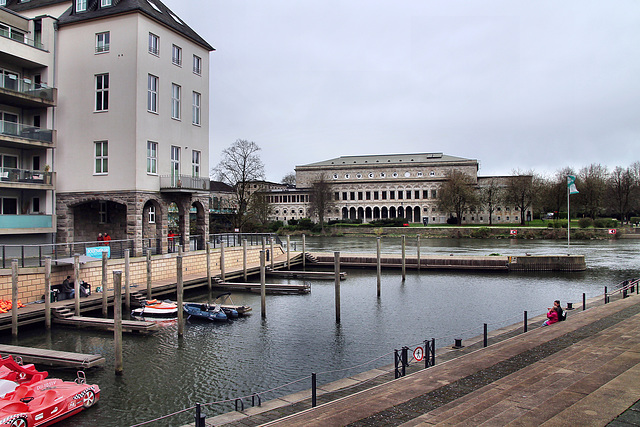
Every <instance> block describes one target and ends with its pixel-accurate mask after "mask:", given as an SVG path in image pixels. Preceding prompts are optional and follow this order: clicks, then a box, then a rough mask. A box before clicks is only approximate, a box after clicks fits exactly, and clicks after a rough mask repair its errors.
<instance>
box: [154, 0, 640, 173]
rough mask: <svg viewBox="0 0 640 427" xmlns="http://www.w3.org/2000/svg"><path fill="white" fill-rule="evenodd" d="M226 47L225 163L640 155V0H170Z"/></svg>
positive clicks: (548, 167)
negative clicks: (255, 156)
mask: <svg viewBox="0 0 640 427" xmlns="http://www.w3.org/2000/svg"><path fill="white" fill-rule="evenodd" d="M164 2H165V4H166V5H167V6H168V7H169V8H170V9H172V10H173V11H174V12H175V13H176V14H177V15H178V16H180V17H181V18H182V19H184V20H185V21H186V23H187V24H188V25H189V26H191V27H192V28H193V29H194V30H195V31H197V32H198V33H199V34H200V35H202V36H203V37H204V38H205V39H206V40H207V41H208V42H209V43H210V44H211V45H213V46H214V47H215V48H216V51H215V52H213V53H212V54H211V57H210V59H211V75H210V81H211V83H210V90H211V98H210V106H211V121H210V135H211V141H210V142H211V145H210V150H211V152H210V162H211V166H212V167H213V166H215V165H216V164H217V163H218V162H219V160H220V155H221V151H222V150H223V149H224V148H226V147H228V146H229V145H230V144H231V143H233V142H234V141H235V140H236V139H247V140H250V141H254V142H256V143H257V144H258V145H259V146H260V147H261V148H262V151H261V158H262V160H263V161H264V163H265V170H266V178H267V179H268V180H270V181H276V182H279V181H280V180H281V179H282V177H283V176H284V175H285V174H286V173H287V172H291V171H293V169H294V167H295V166H296V165H304V164H308V163H313V162H318V161H322V160H327V159H330V158H334V157H339V156H343V155H362V154H393V153H422V152H443V153H445V154H450V155H454V156H460V157H465V158H472V159H478V160H479V161H480V172H479V173H480V175H484V176H486V175H505V174H506V175H508V174H510V173H511V171H512V170H513V169H518V168H519V169H522V170H528V169H533V170H534V171H536V172H540V173H545V172H554V171H555V170H557V169H560V168H562V167H564V166H573V167H575V168H579V167H582V166H586V165H588V164H590V163H601V164H604V165H606V166H608V167H609V168H610V169H611V168H613V167H615V166H623V167H626V166H628V165H629V164H631V163H632V162H633V161H636V160H640V154H639V153H640V54H639V53H640V52H639V50H640V2H639V1H637V0H628V1H627V0H615V1H604V0H598V1H590V0H577V1H571V0H563V1H557V0H550V1H549V0H542V1H523V0H507V1H490V0H489V1H488V0H483V1H456V0H393V1H391V0H314V1H308V0H225V1H221V0H165V1H164Z"/></svg>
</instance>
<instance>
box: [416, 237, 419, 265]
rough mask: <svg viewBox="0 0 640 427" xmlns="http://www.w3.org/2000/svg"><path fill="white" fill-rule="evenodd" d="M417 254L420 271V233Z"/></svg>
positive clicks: (417, 239)
mask: <svg viewBox="0 0 640 427" xmlns="http://www.w3.org/2000/svg"><path fill="white" fill-rule="evenodd" d="M416 256H417V258H418V271H420V235H419V234H418V235H416Z"/></svg>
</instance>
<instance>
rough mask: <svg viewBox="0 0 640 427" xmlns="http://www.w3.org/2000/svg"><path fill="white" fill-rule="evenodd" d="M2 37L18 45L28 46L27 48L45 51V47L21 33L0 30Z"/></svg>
mask: <svg viewBox="0 0 640 427" xmlns="http://www.w3.org/2000/svg"><path fill="white" fill-rule="evenodd" d="M0 36H2V37H6V38H8V39H11V40H13V41H16V42H18V43H22V44H26V45H27V46H32V47H35V48H36V49H41V50H44V45H43V44H42V43H41V42H39V41H37V40H34V39H30V38H28V37H26V36H25V34H24V33H22V32H19V31H12V30H8V29H5V28H0Z"/></svg>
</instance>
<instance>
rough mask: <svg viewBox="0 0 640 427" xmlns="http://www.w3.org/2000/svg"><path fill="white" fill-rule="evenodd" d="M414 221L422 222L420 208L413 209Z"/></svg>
mask: <svg viewBox="0 0 640 427" xmlns="http://www.w3.org/2000/svg"><path fill="white" fill-rule="evenodd" d="M413 221H414V222H421V221H422V218H421V217H420V206H416V207H415V208H413Z"/></svg>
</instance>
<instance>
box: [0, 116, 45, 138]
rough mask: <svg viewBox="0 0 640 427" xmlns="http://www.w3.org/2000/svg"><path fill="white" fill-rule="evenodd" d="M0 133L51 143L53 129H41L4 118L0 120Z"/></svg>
mask: <svg viewBox="0 0 640 427" xmlns="http://www.w3.org/2000/svg"><path fill="white" fill-rule="evenodd" d="M0 134H2V135H8V136H15V137H18V138H26V139H32V140H34V141H40V142H48V143H50V144H51V143H53V131H52V130H50V129H41V128H38V127H34V126H28V125H23V124H20V123H14V122H7V121H5V120H0Z"/></svg>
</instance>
